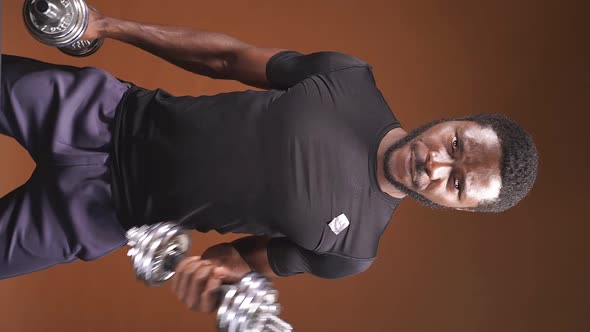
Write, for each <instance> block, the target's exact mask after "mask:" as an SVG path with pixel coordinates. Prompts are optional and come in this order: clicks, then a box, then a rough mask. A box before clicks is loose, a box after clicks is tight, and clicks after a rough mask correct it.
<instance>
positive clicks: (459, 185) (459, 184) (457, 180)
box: [455, 179, 461, 190]
mask: <svg viewBox="0 0 590 332" xmlns="http://www.w3.org/2000/svg"><path fill="white" fill-rule="evenodd" d="M455 189H457V190H461V183H459V179H455Z"/></svg>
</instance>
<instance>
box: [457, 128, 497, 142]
mask: <svg viewBox="0 0 590 332" xmlns="http://www.w3.org/2000/svg"><path fill="white" fill-rule="evenodd" d="M463 136H464V139H466V140H468V141H469V142H470V143H472V144H477V145H484V146H486V147H489V146H492V145H499V142H500V140H499V139H498V135H497V134H496V132H495V131H494V130H493V129H492V128H488V127H481V126H479V125H477V124H474V125H471V126H468V127H467V128H465V130H464V131H463Z"/></svg>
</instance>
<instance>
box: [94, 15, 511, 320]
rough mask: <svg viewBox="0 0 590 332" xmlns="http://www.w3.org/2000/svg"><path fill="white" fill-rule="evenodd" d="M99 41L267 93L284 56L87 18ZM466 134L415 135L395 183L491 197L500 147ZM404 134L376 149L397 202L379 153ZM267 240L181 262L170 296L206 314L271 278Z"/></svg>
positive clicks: (459, 203)
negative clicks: (238, 287)
mask: <svg viewBox="0 0 590 332" xmlns="http://www.w3.org/2000/svg"><path fill="white" fill-rule="evenodd" d="M101 37H103V38H111V39H116V40H119V41H121V42H125V43H128V44H131V45H133V46H136V47H139V48H141V49H143V50H146V51H148V52H150V53H152V54H154V55H156V56H158V57H160V58H162V59H164V60H165V61H168V62H170V63H172V64H175V65H177V66H179V67H181V68H183V69H185V70H188V71H190V72H193V73H195V74H199V75H204V76H208V77H211V78H215V79H231V80H237V81H240V82H242V83H244V84H248V85H251V86H254V87H258V88H269V87H270V84H269V82H268V81H267V78H266V64H267V63H268V61H269V59H270V58H271V57H272V56H273V55H275V54H276V53H278V52H280V51H282V49H276V48H259V47H255V46H252V45H249V44H246V43H244V42H242V41H239V40H237V39H235V38H232V37H229V36H227V35H224V34H220V33H213V32H207V31H203V30H197V29H193V28H187V27H175V26H162V25H152V24H143V23H138V22H132V21H126V20H120V19H115V18H111V17H106V16H103V15H101V14H97V13H94V12H91V19H90V23H89V27H88V30H87V31H86V33H85V35H84V36H83V38H84V39H94V38H101ZM466 130H467V131H469V130H470V131H469V132H470V134H473V133H476V134H475V135H477V130H481V128H478V126H477V125H476V124H475V123H470V122H462V123H456V122H455V123H452V122H447V123H443V124H440V125H437V126H435V127H433V128H431V129H430V130H428V131H426V132H424V133H422V135H420V136H419V137H417V138H416V139H415V140H414V143H415V144H414V145H413V148H410V147H409V146H408V145H406V146H403V147H402V148H400V149H399V150H398V151H396V152H395V153H394V154H392V158H391V159H390V160H389V162H388V167H391V170H392V172H393V175H394V177H395V179H396V180H397V181H399V182H400V183H403V184H405V185H407V186H408V187H409V188H410V189H412V190H416V191H418V192H420V193H421V194H422V195H424V196H425V197H427V198H428V199H431V200H432V201H434V202H436V203H439V204H441V205H446V206H449V207H453V208H459V209H468V208H469V207H473V206H476V205H477V204H479V203H480V201H481V197H480V196H481V195H479V196H478V193H484V194H486V195H487V196H490V194H493V193H494V188H491V189H490V188H488V187H489V186H490V183H486V181H484V180H482V179H484V178H485V176H488V177H490V176H494V175H495V174H499V160H500V152H499V151H500V148H499V144H498V143H497V142H495V143H494V142H493V139H488V140H487V141H485V142H483V143H481V142H479V143H481V144H479V143H478V144H475V143H471V144H470V142H469V139H466V140H464V139H463V138H462V137H464V133H465V131H466ZM455 133H461V135H463V136H459V138H461V142H463V141H465V142H467V145H461V147H459V146H457V150H456V152H455V151H454V150H453V152H452V153H450V154H449V153H446V154H445V153H444V151H443V150H442V149H443V148H445V149H451V150H452V149H453V147H452V145H453V144H455V143H453V137H454V136H456V135H455ZM405 135H407V133H406V132H405V131H404V130H403V129H401V128H397V129H394V130H392V131H390V132H389V133H388V134H387V135H386V136H385V137H384V138H383V140H382V142H381V143H380V145H379V150H378V156H377V160H378V165H379V166H378V169H377V176H378V182H379V185H380V187H381V189H382V190H383V191H384V192H385V193H388V194H389V195H391V196H393V197H398V198H401V197H404V196H405V194H404V193H403V192H401V191H400V190H399V189H397V188H396V187H395V186H394V185H393V184H392V183H391V182H389V181H388V180H387V179H386V178H385V177H384V176H383V173H384V171H383V165H384V163H383V155H384V153H385V151H386V150H387V148H388V147H389V146H391V145H392V144H393V143H395V142H396V141H397V140H399V139H401V138H403V137H404V136H405ZM449 144H450V145H449ZM459 148H461V150H459ZM412 156H413V157H412ZM410 157H412V158H413V159H411V158H410ZM410 161H411V162H410ZM420 163H423V164H424V165H425V167H424V169H425V170H424V172H417V171H416V165H417V164H420ZM457 177H460V178H461V179H466V178H468V177H469V179H470V182H469V185H470V186H472V187H475V188H476V189H477V190H471V191H470V192H468V193H467V194H464V196H463V197H461V196H460V195H459V196H458V195H457V190H458V189H457V187H456V186H455V183H456V182H455V179H456V178H457ZM474 179H475V180H474ZM474 181H475V182H474ZM461 183H464V182H461ZM487 196H486V197H487ZM268 241H269V239H268V238H266V237H259V236H250V237H245V238H242V239H239V240H236V241H234V242H232V243H221V244H218V245H215V246H213V247H210V248H208V249H207V250H206V251H205V252H204V253H203V254H202V255H201V256H200V257H198V256H197V257H189V258H186V259H184V260H183V261H182V262H180V263H179V265H178V267H177V268H176V275H175V277H174V279H173V281H172V290H173V292H174V294H175V295H176V296H177V297H178V299H179V300H180V301H181V302H183V303H184V304H185V305H186V306H187V307H188V308H190V309H193V310H196V311H202V312H212V311H214V310H215V309H216V308H217V298H218V294H217V290H218V288H219V286H220V285H221V284H223V283H234V282H237V281H239V280H240V279H241V278H242V277H243V276H244V275H246V274H247V273H249V272H251V271H257V272H259V273H262V274H264V275H266V276H267V277H269V278H275V277H276V275H275V274H274V273H273V272H272V270H271V268H270V265H269V262H268V258H267V244H268Z"/></svg>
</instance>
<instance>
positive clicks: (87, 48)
mask: <svg viewBox="0 0 590 332" xmlns="http://www.w3.org/2000/svg"><path fill="white" fill-rule="evenodd" d="M89 10H94V8H92V7H89V6H88V5H87V4H86V3H85V2H84V1H83V0H25V2H24V5H23V19H24V21H25V26H26V27H27V30H28V31H29V33H30V34H31V35H32V36H33V38H35V39H36V40H38V41H40V42H41V43H44V44H46V45H49V46H55V47H57V48H58V49H59V50H60V51H62V52H63V53H65V54H68V55H71V56H77V57H83V56H88V55H91V54H93V53H94V52H96V51H97V50H98V49H99V48H100V47H101V46H102V44H103V42H104V38H98V39H91V40H82V39H81V38H82V35H84V32H86V29H87V28H88V22H89V19H90V16H89Z"/></svg>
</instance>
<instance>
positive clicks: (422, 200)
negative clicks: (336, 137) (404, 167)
mask: <svg viewBox="0 0 590 332" xmlns="http://www.w3.org/2000/svg"><path fill="white" fill-rule="evenodd" d="M445 121H448V120H445V119H440V120H436V121H432V122H430V123H427V124H425V125H423V126H422V127H419V128H416V129H414V130H412V131H411V132H409V133H408V134H407V135H406V136H404V137H403V138H401V139H400V140H399V141H397V142H395V143H393V144H392V145H391V146H390V147H389V148H388V149H387V151H385V154H384V155H383V172H384V176H385V179H387V181H388V182H389V183H390V184H391V185H393V186H394V187H395V188H397V189H398V190H399V191H401V192H403V193H404V194H406V195H407V196H409V197H411V198H413V199H415V200H417V201H418V202H420V203H421V204H423V205H425V206H427V207H430V208H445V207H444V206H442V205H439V204H436V203H434V202H433V201H431V200H429V199H428V198H426V197H424V196H422V195H420V194H419V193H417V192H416V191H415V190H412V189H410V188H409V187H408V186H406V185H404V184H403V183H401V182H399V181H397V180H396V179H395V178H394V177H393V175H392V174H391V170H390V169H389V167H388V165H389V162H390V161H391V157H392V155H393V152H395V151H397V150H399V149H400V148H402V147H404V146H405V145H406V144H414V143H413V142H412V141H413V140H414V139H415V138H416V137H418V136H419V135H420V134H422V133H423V132H425V131H426V130H428V129H430V128H431V127H433V126H435V125H437V124H439V123H441V122H445ZM413 150H414V148H413V146H412V145H410V151H413ZM424 172H425V170H424V163H423V162H422V163H419V162H416V174H415V178H414V179H412V182H413V183H414V185H416V186H418V185H419V183H418V181H417V179H420V178H421V177H422V173H424Z"/></svg>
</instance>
